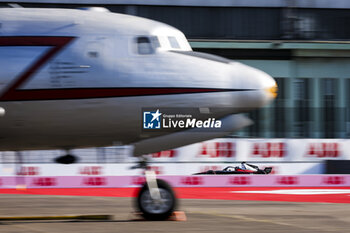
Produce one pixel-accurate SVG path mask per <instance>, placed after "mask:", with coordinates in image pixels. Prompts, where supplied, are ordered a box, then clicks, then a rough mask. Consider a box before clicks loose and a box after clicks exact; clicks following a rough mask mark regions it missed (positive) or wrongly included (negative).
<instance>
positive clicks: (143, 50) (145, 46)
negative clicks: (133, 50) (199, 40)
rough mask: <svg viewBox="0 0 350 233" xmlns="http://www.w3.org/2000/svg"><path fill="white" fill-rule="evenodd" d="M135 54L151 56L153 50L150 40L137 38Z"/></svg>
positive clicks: (143, 37)
mask: <svg viewBox="0 0 350 233" xmlns="http://www.w3.org/2000/svg"><path fill="white" fill-rule="evenodd" d="M136 41H137V52H138V53H139V54H152V53H153V48H152V44H151V41H150V38H148V37H145V36H142V37H137V40H136Z"/></svg>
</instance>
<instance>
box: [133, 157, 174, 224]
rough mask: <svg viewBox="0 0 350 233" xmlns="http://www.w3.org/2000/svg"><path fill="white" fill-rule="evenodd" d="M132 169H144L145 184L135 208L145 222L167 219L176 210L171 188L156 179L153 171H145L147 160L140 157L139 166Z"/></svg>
mask: <svg viewBox="0 0 350 233" xmlns="http://www.w3.org/2000/svg"><path fill="white" fill-rule="evenodd" d="M133 168H143V169H145V170H146V171H145V176H146V182H145V183H144V184H143V186H142V188H141V189H140V191H139V193H138V195H137V198H136V203H135V204H136V208H137V209H138V210H139V211H140V212H141V214H142V216H143V217H144V218H145V219H147V220H153V221H160V220H166V219H168V218H169V217H170V216H171V215H172V214H173V212H174V210H175V208H176V202H177V201H176V197H175V194H174V191H173V189H172V188H171V186H170V185H169V184H168V183H167V182H165V181H164V180H160V179H157V178H156V174H155V172H154V171H147V158H145V157H142V158H141V159H140V162H139V165H137V166H134V167H133Z"/></svg>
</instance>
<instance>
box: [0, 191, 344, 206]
mask: <svg viewBox="0 0 350 233" xmlns="http://www.w3.org/2000/svg"><path fill="white" fill-rule="evenodd" d="M281 189H315V190H317V189H324V187H322V188H315V187H312V188H308V187H298V188H294V187H290V188H285V187H283V188H281V187H279V188H276V187H274V188H268V187H264V188H175V192H176V195H177V197H179V198H186V199H215V200H245V201H287V202H327V203H350V196H349V195H350V194H313V195H290V194H257V193H232V192H231V191H263V190H281ZM327 189H334V190H336V189H349V191H350V187H336V188H333V187H332V188H327ZM137 191H138V188H62V189H61V188H57V189H27V190H16V189H0V194H30V195H70V196H104V197H135V196H136V194H137Z"/></svg>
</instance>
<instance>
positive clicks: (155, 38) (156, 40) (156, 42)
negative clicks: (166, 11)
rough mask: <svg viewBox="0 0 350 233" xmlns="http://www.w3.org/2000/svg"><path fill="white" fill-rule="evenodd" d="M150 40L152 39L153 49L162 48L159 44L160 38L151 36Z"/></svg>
mask: <svg viewBox="0 0 350 233" xmlns="http://www.w3.org/2000/svg"><path fill="white" fill-rule="evenodd" d="M150 38H151V42H152V45H153V48H159V47H160V42H159V39H158V37H156V36H151V37H150Z"/></svg>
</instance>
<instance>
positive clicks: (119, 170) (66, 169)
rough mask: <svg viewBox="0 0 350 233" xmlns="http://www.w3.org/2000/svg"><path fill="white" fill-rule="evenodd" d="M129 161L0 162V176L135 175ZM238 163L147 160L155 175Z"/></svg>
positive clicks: (283, 171)
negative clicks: (113, 162)
mask: <svg viewBox="0 0 350 233" xmlns="http://www.w3.org/2000/svg"><path fill="white" fill-rule="evenodd" d="M256 164H257V165H258V166H259V167H261V168H264V167H272V174H278V175H292V174H322V173H323V164H322V163H271V164H268V163H256ZM134 165H135V164H133V163H122V164H71V165H62V164H22V165H20V164H18V165H16V164H0V169H1V170H0V177H10V176H16V175H18V176H81V175H95V176H96V175H97V176H121V175H123V176H135V175H141V174H142V170H141V169H130V167H132V166H134ZM237 165H239V164H238V163H151V164H150V170H153V171H155V172H156V173H157V174H158V175H192V174H194V173H198V172H204V171H207V170H221V169H223V168H225V167H227V166H237Z"/></svg>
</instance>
